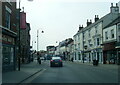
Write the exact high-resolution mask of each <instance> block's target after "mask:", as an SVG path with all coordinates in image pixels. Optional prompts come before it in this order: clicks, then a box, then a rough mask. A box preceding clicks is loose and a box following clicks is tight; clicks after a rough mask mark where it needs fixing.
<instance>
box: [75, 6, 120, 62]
mask: <svg viewBox="0 0 120 85" xmlns="http://www.w3.org/2000/svg"><path fill="white" fill-rule="evenodd" d="M118 10H119V7H118V5H117V4H116V6H113V4H111V7H110V13H109V14H107V15H105V16H104V17H102V18H100V19H99V18H98V15H96V16H95V22H94V23H92V21H91V20H90V22H89V21H88V20H87V26H86V27H84V28H82V29H80V30H79V31H78V32H77V33H76V34H75V35H74V36H73V37H74V60H75V61H86V62H92V61H93V60H94V59H95V60H99V63H103V52H102V47H103V46H102V43H103V28H104V27H106V26H107V25H108V24H110V23H112V22H113V21H114V20H115V19H116V18H118V16H119V15H120V14H119V11H118ZM80 55H81V57H80Z"/></svg>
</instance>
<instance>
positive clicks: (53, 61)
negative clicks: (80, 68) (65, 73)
mask: <svg viewBox="0 0 120 85" xmlns="http://www.w3.org/2000/svg"><path fill="white" fill-rule="evenodd" d="M53 66H59V67H62V66H63V62H62V59H61V57H52V59H51V60H50V67H53Z"/></svg>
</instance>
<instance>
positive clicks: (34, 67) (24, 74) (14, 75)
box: [2, 61, 42, 83]
mask: <svg viewBox="0 0 120 85" xmlns="http://www.w3.org/2000/svg"><path fill="white" fill-rule="evenodd" d="M41 70H42V68H41V65H39V64H38V63H37V62H36V61H34V62H31V63H29V64H22V65H21V69H20V71H17V70H16V71H11V72H5V73H3V74H2V83H20V82H22V81H23V80H25V79H27V78H29V77H31V76H32V75H34V74H36V73H38V72H40V71H41Z"/></svg>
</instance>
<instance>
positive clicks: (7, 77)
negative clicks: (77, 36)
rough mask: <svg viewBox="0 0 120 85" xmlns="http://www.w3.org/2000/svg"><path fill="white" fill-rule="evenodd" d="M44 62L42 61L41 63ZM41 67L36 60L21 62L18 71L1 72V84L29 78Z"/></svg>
mask: <svg viewBox="0 0 120 85" xmlns="http://www.w3.org/2000/svg"><path fill="white" fill-rule="evenodd" d="M68 62H70V63H78V64H84V65H93V64H92V63H89V62H85V63H82V62H71V61H68ZM43 63H44V62H43V61H42V64H43ZM97 67H105V68H108V69H118V65H116V64H115V65H113V64H111V65H110V64H99V65H98V66H97ZM42 70H43V67H42V65H40V64H38V63H37V62H36V60H35V61H34V62H31V63H29V64H22V65H21V69H20V71H18V70H16V71H10V72H5V73H3V74H2V84H4V83H5V84H6V83H22V82H23V81H24V80H26V79H28V78H30V77H31V76H33V75H35V74H37V73H38V72H40V71H42Z"/></svg>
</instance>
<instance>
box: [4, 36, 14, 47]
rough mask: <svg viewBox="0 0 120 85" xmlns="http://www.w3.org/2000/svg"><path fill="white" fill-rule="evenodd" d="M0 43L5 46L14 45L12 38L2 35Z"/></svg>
mask: <svg viewBox="0 0 120 85" xmlns="http://www.w3.org/2000/svg"><path fill="white" fill-rule="evenodd" d="M2 41H3V43H7V44H12V45H14V44H15V40H14V38H12V37H10V36H7V35H4V34H3V35H2Z"/></svg>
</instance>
